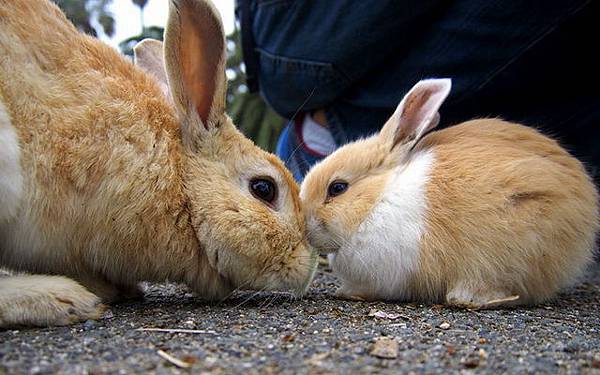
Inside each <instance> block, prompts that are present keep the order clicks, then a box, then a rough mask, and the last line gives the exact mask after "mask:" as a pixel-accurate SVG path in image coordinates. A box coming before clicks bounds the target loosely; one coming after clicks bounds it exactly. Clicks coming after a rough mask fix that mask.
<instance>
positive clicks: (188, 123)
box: [164, 0, 227, 145]
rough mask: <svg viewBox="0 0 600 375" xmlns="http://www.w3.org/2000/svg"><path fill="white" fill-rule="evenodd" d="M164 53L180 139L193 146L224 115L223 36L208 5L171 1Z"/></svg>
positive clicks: (193, 0)
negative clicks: (178, 121)
mask: <svg viewBox="0 0 600 375" xmlns="http://www.w3.org/2000/svg"><path fill="white" fill-rule="evenodd" d="M164 53H165V64H166V71H167V77H168V82H169V88H170V90H171V95H172V96H173V101H174V104H175V107H176V108H177V110H178V112H179V115H180V117H181V121H182V125H181V133H182V134H181V136H182V138H183V139H182V141H183V143H184V144H188V145H189V144H194V143H195V141H196V140H197V139H198V137H201V136H202V134H204V133H205V131H204V130H205V129H207V130H210V129H212V128H214V127H216V126H218V125H219V121H217V120H218V118H219V116H221V115H223V113H224V112H225V94H226V91H227V81H226V79H225V56H226V55H225V53H226V50H225V33H224V32H223V25H222V23H221V19H220V16H219V13H218V11H217V10H216V8H215V7H214V5H213V4H212V3H210V1H208V0H170V3H169V20H168V22H167V27H166V30H165V43H164ZM198 120H199V121H198Z"/></svg>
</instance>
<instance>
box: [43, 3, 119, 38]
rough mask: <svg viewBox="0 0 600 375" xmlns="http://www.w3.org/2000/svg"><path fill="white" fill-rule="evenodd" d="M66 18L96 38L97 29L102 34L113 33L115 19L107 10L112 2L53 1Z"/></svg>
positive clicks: (109, 34) (110, 34)
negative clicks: (99, 28) (98, 28)
mask: <svg viewBox="0 0 600 375" xmlns="http://www.w3.org/2000/svg"><path fill="white" fill-rule="evenodd" d="M53 1H54V2H55V3H56V5H58V6H59V7H60V8H61V9H62V10H63V12H65V14H66V15H67V18H68V19H69V20H70V21H71V22H73V24H74V25H75V26H76V27H77V28H78V29H79V30H81V31H83V32H84V33H86V34H90V35H93V36H98V31H99V30H97V27H98V26H94V24H97V25H99V26H100V27H101V28H102V31H103V32H104V34H106V35H108V36H112V35H113V34H114V33H115V19H114V17H113V15H112V14H111V13H110V11H109V10H108V6H109V5H110V3H111V2H112V0H85V1H82V0H53Z"/></svg>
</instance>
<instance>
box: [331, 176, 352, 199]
mask: <svg viewBox="0 0 600 375" xmlns="http://www.w3.org/2000/svg"><path fill="white" fill-rule="evenodd" d="M346 190H348V183H347V182H346V181H339V180H338V181H333V182H332V183H331V184H329V187H328V188H327V197H329V198H331V197H337V196H338V195H340V194H343V193H344V192H345V191H346Z"/></svg>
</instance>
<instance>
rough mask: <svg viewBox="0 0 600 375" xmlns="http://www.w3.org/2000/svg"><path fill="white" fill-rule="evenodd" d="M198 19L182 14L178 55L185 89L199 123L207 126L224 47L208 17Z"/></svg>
mask: <svg viewBox="0 0 600 375" xmlns="http://www.w3.org/2000/svg"><path fill="white" fill-rule="evenodd" d="M198 16H199V15H197V14H194V12H192V11H185V12H181V30H182V34H181V44H180V51H179V55H180V58H181V60H180V61H181V64H182V67H181V68H182V69H181V74H182V77H183V83H184V87H185V90H186V92H187V93H188V95H189V97H190V100H192V104H193V105H194V107H195V108H196V111H197V112H198V115H199V116H200V119H201V120H202V123H203V124H204V126H205V127H208V124H207V121H208V117H209V115H210V110H211V107H212V104H213V99H214V95H215V90H216V79H217V74H219V72H218V69H219V63H220V62H221V59H222V53H223V48H224V45H223V40H222V38H221V37H220V35H221V30H220V29H219V26H218V25H216V24H215V23H214V22H211V21H212V20H210V19H207V18H208V17H204V18H201V17H198ZM192 30H194V31H192ZM196 30H197V31H196Z"/></svg>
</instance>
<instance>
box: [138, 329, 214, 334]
mask: <svg viewBox="0 0 600 375" xmlns="http://www.w3.org/2000/svg"><path fill="white" fill-rule="evenodd" d="M136 331H144V332H165V333H191V334H204V335H216V334H217V332H215V331H204V330H200V329H179V328H138V329H136Z"/></svg>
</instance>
